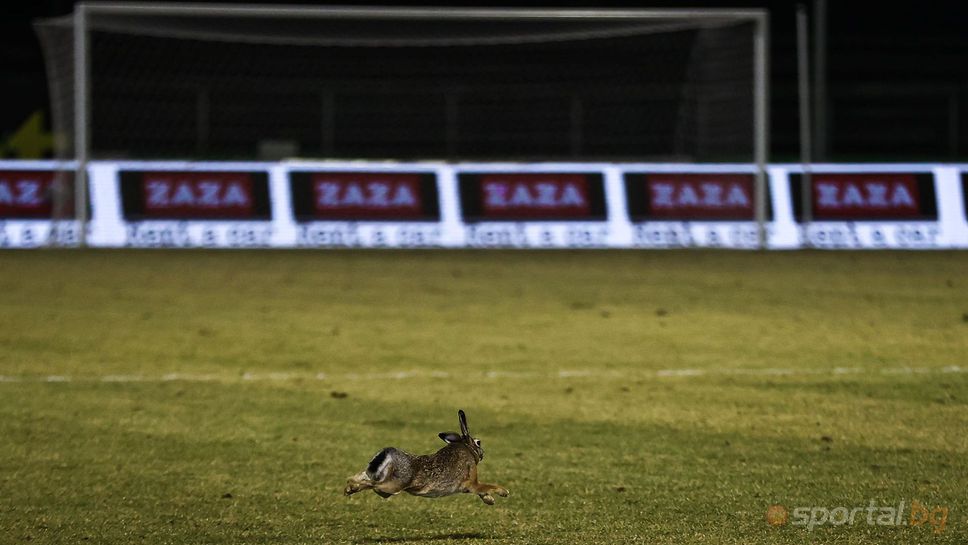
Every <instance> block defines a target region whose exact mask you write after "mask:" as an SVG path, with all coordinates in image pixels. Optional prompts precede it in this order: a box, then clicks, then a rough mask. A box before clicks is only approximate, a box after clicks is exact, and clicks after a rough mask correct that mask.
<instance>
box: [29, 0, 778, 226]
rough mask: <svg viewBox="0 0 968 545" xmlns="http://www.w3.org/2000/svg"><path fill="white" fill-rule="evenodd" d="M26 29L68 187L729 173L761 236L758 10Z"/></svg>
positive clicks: (81, 210) (441, 14)
mask: <svg viewBox="0 0 968 545" xmlns="http://www.w3.org/2000/svg"><path fill="white" fill-rule="evenodd" d="M36 26H37V30H38V34H39V36H40V37H41V42H42V44H43V47H44V51H45V57H46V62H47V66H48V75H49V81H50V92H51V110H52V121H53V125H54V129H55V132H56V134H57V135H58V137H59V138H58V142H59V145H58V154H59V155H60V156H61V157H62V158H70V159H74V160H76V164H77V171H76V175H75V177H76V178H77V179H78V180H81V181H83V179H84V176H85V172H86V171H85V169H86V165H87V162H88V161H91V160H106V159H194V160H254V159H262V160H274V159H279V158H283V157H308V158H327V159H336V158H338V159H367V160H418V159H419V160H426V159H441V160H448V161H509V160H510V161H621V162H653V163H654V162H677V163H683V162H690V163H714V162H731V163H748V164H753V165H756V166H757V172H758V175H757V178H758V180H757V197H756V198H757V217H758V218H759V219H760V224H761V225H762V221H763V218H765V210H766V208H765V207H766V204H765V189H764V187H765V178H764V172H765V165H766V162H767V142H768V134H767V130H768V118H767V116H768V113H767V99H768V74H767V39H768V18H767V15H766V12H765V11H762V10H720V9H700V10H677V9H670V10H640V9H634V10H626V9H515V8H495V9H478V8H376V7H309V6H258V5H248V6H243V5H219V4H184V3H182V4H179V3H173V4H163V3H150V4H149V3H141V4H139V3H97V2H92V3H79V4H77V5H76V7H75V11H74V13H73V14H72V15H71V16H67V17H64V18H59V19H52V20H45V21H39V22H38V23H37V25H36ZM84 187H85V184H83V183H79V184H78V188H79V190H78V191H76V192H75V197H76V201H77V203H78V206H77V216H78V217H79V218H84V217H85V215H86V212H87V210H86V205H85V204H84V203H86V196H85V194H84V193H85V191H84ZM82 242H83V241H82Z"/></svg>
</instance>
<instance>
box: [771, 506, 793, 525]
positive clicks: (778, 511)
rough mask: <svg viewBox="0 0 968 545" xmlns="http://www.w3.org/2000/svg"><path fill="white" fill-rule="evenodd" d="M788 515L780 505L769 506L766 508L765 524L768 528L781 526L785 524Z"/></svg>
mask: <svg viewBox="0 0 968 545" xmlns="http://www.w3.org/2000/svg"><path fill="white" fill-rule="evenodd" d="M788 516H789V513H788V512H787V510H786V507H783V506H782V505H771V506H769V507H767V508H766V523H767V524H769V525H770V526H782V525H784V524H786V521H787V517H788Z"/></svg>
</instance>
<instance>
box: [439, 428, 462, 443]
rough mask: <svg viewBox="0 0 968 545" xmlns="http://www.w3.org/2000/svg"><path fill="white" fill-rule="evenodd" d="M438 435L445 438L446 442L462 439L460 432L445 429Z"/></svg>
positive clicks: (455, 441)
mask: <svg viewBox="0 0 968 545" xmlns="http://www.w3.org/2000/svg"><path fill="white" fill-rule="evenodd" d="M437 437H440V438H441V439H443V440H444V442H445V443H457V442H459V441H460V440H461V436H460V434H459V433H456V432H452V431H445V432H443V433H438V434H437Z"/></svg>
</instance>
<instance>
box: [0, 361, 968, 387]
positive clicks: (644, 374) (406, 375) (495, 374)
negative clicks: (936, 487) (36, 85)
mask: <svg viewBox="0 0 968 545" xmlns="http://www.w3.org/2000/svg"><path fill="white" fill-rule="evenodd" d="M953 373H955V374H957V373H968V367H964V366H961V365H948V366H944V367H911V366H901V367H876V366H870V367H833V368H822V369H821V368H794V367H790V368H779V367H766V368H728V367H714V368H707V369H693V368H685V369H658V370H643V369H624V370H623V369H560V370H557V371H544V372H539V371H484V372H469V373H466V372H460V373H453V372H448V371H420V370H406V371H388V372H383V373H324V372H318V373H315V374H313V373H305V372H303V373H286V372H265V373H256V372H245V373H242V374H239V375H229V374H212V373H208V374H202V373H165V374H162V375H116V374H111V375H77V376H68V375H0V384H2V383H6V384H11V383H25V382H27V383H40V382H47V383H60V382H83V383H92V382H103V383H138V382H148V383H151V382H226V383H228V382H294V381H330V382H341V381H381V380H408V379H414V378H431V379H451V378H460V379H481V380H497V379H500V380H507V379H518V380H552V379H559V380H568V379H576V378H612V379H622V378H627V379H641V378H659V379H663V378H690V377H705V376H747V377H777V376H824V375H828V376H844V375H877V374H880V375H916V374H917V375H926V374H953Z"/></svg>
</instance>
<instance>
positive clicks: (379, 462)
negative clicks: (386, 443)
mask: <svg viewBox="0 0 968 545" xmlns="http://www.w3.org/2000/svg"><path fill="white" fill-rule="evenodd" d="M394 450H396V449H395V448H393V447H387V448H385V449H383V450H381V451H380V452H377V453H376V456H374V457H373V459H372V460H370V463H369V464H368V465H367V466H366V476H367V477H369V478H370V479H372V480H373V481H374V482H381V481H383V480H384V479H385V478H386V477H387V473H388V470H389V469H390V459H391V457H390V455H391V454H392V453H393V451H394Z"/></svg>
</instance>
